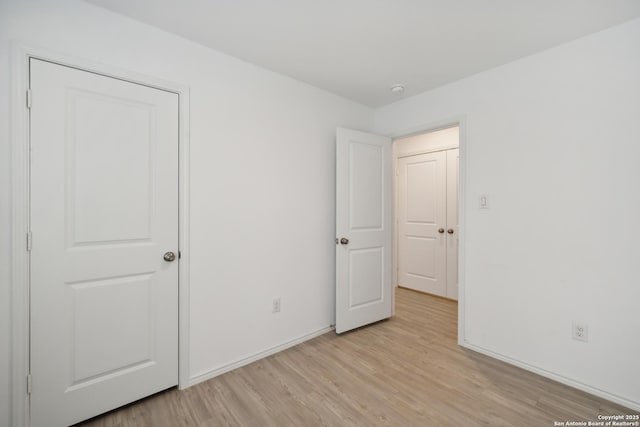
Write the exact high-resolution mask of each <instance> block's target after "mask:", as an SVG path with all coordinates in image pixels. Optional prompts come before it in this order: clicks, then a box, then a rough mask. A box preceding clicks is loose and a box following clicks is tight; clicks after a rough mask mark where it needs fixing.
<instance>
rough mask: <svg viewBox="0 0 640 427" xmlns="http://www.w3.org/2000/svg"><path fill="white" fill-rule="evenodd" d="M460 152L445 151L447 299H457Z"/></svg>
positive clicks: (456, 150)
mask: <svg viewBox="0 0 640 427" xmlns="http://www.w3.org/2000/svg"><path fill="white" fill-rule="evenodd" d="M459 176H460V150H459V149H455V150H447V295H446V296H447V298H451V299H454V300H457V299H458V197H459V190H460V185H459V179H458V177H459Z"/></svg>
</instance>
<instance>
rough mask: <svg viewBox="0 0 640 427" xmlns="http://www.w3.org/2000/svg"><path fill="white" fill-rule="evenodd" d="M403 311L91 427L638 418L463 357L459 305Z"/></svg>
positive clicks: (400, 300)
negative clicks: (600, 416)
mask: <svg viewBox="0 0 640 427" xmlns="http://www.w3.org/2000/svg"><path fill="white" fill-rule="evenodd" d="M396 310H397V314H396V316H395V317H394V318H393V319H391V320H388V321H384V322H380V323H377V324H375V325H371V326H368V327H365V328H361V329H359V330H356V331H352V332H350V333H347V334H343V335H341V336H337V335H336V334H335V333H333V332H330V333H327V334H325V335H322V336H320V337H318V338H315V339H313V340H310V341H307V342H305V343H303V344H301V345H298V346H296V347H294V348H291V349H288V350H286V351H283V352H281V353H278V354H276V355H273V356H271V357H268V358H266V359H262V360H260V361H257V362H255V363H252V364H251V365H248V366H245V367H243V368H239V369H236V370H235V371H232V372H229V373H227V374H224V375H221V376H219V377H217V378H214V379H211V380H209V381H206V382H204V383H200V384H198V385H195V386H193V387H191V388H189V389H186V390H183V391H178V390H169V391H166V392H163V393H160V394H157V395H155V396H152V397H150V398H147V399H145V400H142V401H140V402H137V403H134V404H132V405H129V406H127V407H125V408H122V409H119V410H117V411H114V412H111V413H108V414H106V415H103V416H101V417H98V418H95V419H93V420H91V421H90V422H88V423H85V424H84V425H85V426H104V427H107V426H113V427H115V426H119V427H125V426H153V427H162V426H170V427H178V426H198V427H204V426H256V427H262V426H278V427H281V426H303V427H311V426H352V425H353V426H475V425H485V426H553V421H579V420H583V421H589V420H591V421H595V420H597V415H598V414H611V415H614V414H631V413H633V412H632V411H631V410H629V409H626V408H623V407H621V406H617V405H615V404H612V403H610V402H607V401H605V400H602V399H599V398H596V397H594V396H591V395H588V394H586V393H583V392H580V391H577V390H574V389H571V388H569V387H567V386H564V385H562V384H559V383H556V382H553V381H551V380H548V379H545V378H542V377H540V376H537V375H535V374H532V373H529V372H526V371H523V370H521V369H519V368H516V367H513V366H510V365H508V364H505V363H503V362H499V361H496V360H493V359H491V358H488V357H485V356H482V355H480V354H478V353H474V352H472V351H469V350H465V349H462V348H460V347H458V345H457V344H456V328H457V326H456V318H457V304H456V303H455V302H453V301H448V300H443V299H440V298H436V297H431V296H428V295H423V294H419V293H415V292H412V291H409V290H405V289H399V290H398V291H397V306H396Z"/></svg>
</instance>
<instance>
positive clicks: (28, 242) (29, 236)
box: [27, 231, 33, 252]
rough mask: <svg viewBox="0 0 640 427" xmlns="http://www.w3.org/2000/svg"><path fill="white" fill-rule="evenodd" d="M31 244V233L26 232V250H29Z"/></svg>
mask: <svg viewBox="0 0 640 427" xmlns="http://www.w3.org/2000/svg"><path fill="white" fill-rule="evenodd" d="M32 246H33V235H32V234H31V232H30V231H29V232H27V252H31V247H32Z"/></svg>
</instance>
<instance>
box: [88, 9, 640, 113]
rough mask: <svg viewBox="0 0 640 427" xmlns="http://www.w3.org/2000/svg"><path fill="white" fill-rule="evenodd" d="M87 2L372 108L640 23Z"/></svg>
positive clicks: (590, 15)
mask: <svg viewBox="0 0 640 427" xmlns="http://www.w3.org/2000/svg"><path fill="white" fill-rule="evenodd" d="M86 1H88V2H89V3H92V4H95V5H98V6H101V7H104V8H106V9H110V10H112V11H114V12H117V13H120V14H122V15H126V16H129V17H131V18H134V19H136V20H139V21H142V22H145V23H148V24H151V25H154V26H156V27H158V28H161V29H164V30H166V31H169V32H172V33H175V34H178V35H180V36H182V37H185V38H187V39H190V40H193V41H195V42H197V43H200V44H203V45H205V46H209V47H211V48H213V49H216V50H218V51H221V52H225V53H227V54H229V55H232V56H235V57H237V58H240V59H243V60H245V61H248V62H251V63H254V64H257V65H260V66H263V67H265V68H268V69H270V70H273V71H276V72H278V73H280V74H284V75H287V76H290V77H293V78H295V79H297V80H301V81H303V82H307V83H309V84H311V85H314V86H316V87H319V88H322V89H325V90H327V91H329V92H333V93H335V94H338V95H340V96H343V97H345V98H348V99H351V100H353V101H356V102H359V103H361V104H364V105H368V106H371V107H380V106H383V105H386V104H389V103H392V102H395V101H398V100H399V99H401V97H408V96H412V95H416V94H418V93H420V92H424V91H426V90H429V89H433V88H435V87H438V86H442V85H444V84H446V83H449V82H452V81H455V80H458V79H460V78H463V77H466V76H469V75H472V74H475V73H478V72H480V71H483V70H487V69H489V68H493V67H496V66H498V65H501V64H504V63H507V62H510V61H513V60H515V59H517V58H521V57H524V56H527V55H530V54H532V53H535V52H539V51H541V50H544V49H548V48H550V47H553V46H556V45H559V44H562V43H565V42H567V41H570V40H573V39H576V38H579V37H581V36H584V35H587V34H590V33H593V32H596V31H599V30H602V29H605V28H607V27H610V26H613V25H616V24H619V23H622V22H625V21H628V20H631V19H634V18H636V17H639V16H640V1H638V0H315V1H314V0H268V1H266V0H180V1H176V0H86ZM397 83H402V84H404V86H405V92H404V94H402V95H396V94H392V93H391V92H390V90H389V88H390V87H391V86H392V85H394V84H397Z"/></svg>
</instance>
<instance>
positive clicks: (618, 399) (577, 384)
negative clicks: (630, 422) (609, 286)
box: [460, 341, 640, 411]
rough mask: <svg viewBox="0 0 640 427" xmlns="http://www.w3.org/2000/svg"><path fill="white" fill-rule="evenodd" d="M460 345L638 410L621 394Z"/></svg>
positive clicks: (636, 404)
mask: <svg viewBox="0 0 640 427" xmlns="http://www.w3.org/2000/svg"><path fill="white" fill-rule="evenodd" d="M460 345H461V346H462V347H465V348H467V349H469V350H473V351H475V352H477V353H481V354H484V355H485V356H489V357H492V358H494V359H498V360H500V361H502V362H506V363H508V364H510V365H514V366H517V367H519V368H522V369H524V370H526V371H529V372H533V373H534V374H538V375H540V376H543V377H545V378H549V379H551V380H554V381H557V382H559V383H562V384H565V385H568V386H569V387H573V388H576V389H578V390H582V391H584V392H587V393H589V394H593V395H594V396H598V397H601V398H603V399H606V400H609V401H611V402H614V403H617V404H618V405H622V406H625V407H627V408H629V409H633V410H634V411H640V403H639V402H634V401H632V400H629V399H626V398H624V397H621V396H617V395H615V394H611V393H609V392H606V391H604V390H600V389H598V388H595V387H591V386H589V385H587V384H583V383H581V382H579V381H575V380H572V379H571V378H567V377H564V376H562V375H558V374H555V373H553V372H550V371H547V370H545V369H542V368H538V367H536V366H533V365H529V364H528V363H525V362H521V361H519V360H516V359H512V358H510V357H508V356H504V355H502V354H500V353H495V352H493V351H491V350H486V349H484V348H482V347H478V346H476V345H473V344H470V343H469V342H467V341H465V342H461V343H460Z"/></svg>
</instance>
